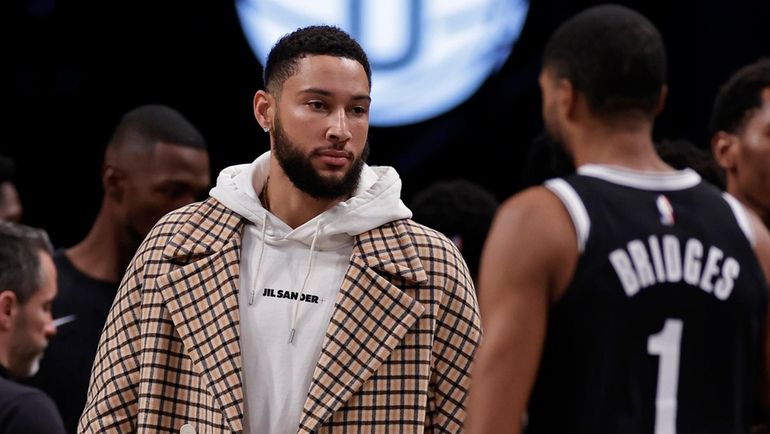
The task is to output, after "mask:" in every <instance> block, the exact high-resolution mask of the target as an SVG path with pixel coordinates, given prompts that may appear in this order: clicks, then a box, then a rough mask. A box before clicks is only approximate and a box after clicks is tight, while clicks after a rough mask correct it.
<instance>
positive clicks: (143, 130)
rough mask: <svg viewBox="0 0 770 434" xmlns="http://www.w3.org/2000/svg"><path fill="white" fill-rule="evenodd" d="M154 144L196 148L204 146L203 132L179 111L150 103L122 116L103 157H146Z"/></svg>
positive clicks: (150, 152) (109, 158)
mask: <svg viewBox="0 0 770 434" xmlns="http://www.w3.org/2000/svg"><path fill="white" fill-rule="evenodd" d="M158 143H167V144H172V145H176V146H183V147H188V148H192V149H199V150H205V149H206V148H207V146H206V141H205V140H204V138H203V135H202V134H201V133H200V131H198V129H197V128H195V126H194V125H193V124H192V123H190V121H189V120H187V118H185V117H184V116H183V115H182V114H181V113H179V112H178V111H177V110H175V109H173V108H171V107H169V106H165V105H159V104H151V105H143V106H140V107H137V108H135V109H133V110H131V111H129V112H127V113H126V114H125V115H123V117H122V118H121V119H120V122H119V123H118V126H117V127H116V128H115V131H114V132H113V134H112V138H111V139H110V141H109V143H108V145H107V152H106V155H105V159H106V160H111V159H113V158H120V159H122V158H123V157H124V156H126V155H145V156H148V155H151V154H152V151H153V148H154V146H155V145H156V144H158ZM131 160H133V159H131Z"/></svg>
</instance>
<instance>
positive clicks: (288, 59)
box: [263, 25, 372, 95]
mask: <svg viewBox="0 0 770 434" xmlns="http://www.w3.org/2000/svg"><path fill="white" fill-rule="evenodd" d="M312 55H327V56H334V57H344V58H346V59H350V60H355V61H356V62H358V63H360V64H361V66H363V67H364V71H366V78H367V79H368V80H369V88H370V89H371V87H372V68H371V66H370V65H369V58H368V57H367V56H366V53H365V52H364V49H363V48H361V45H359V44H358V42H356V40H355V39H353V38H352V37H351V36H350V35H348V34H347V33H345V32H344V31H343V30H341V29H340V28H339V27H334V26H326V25H323V26H308V27H303V28H299V29H297V30H295V31H293V32H292V33H289V34H287V35H284V36H283V37H282V38H281V39H279V40H278V42H276V44H275V45H274V46H273V48H272V50H270V54H268V56H267V62H265V70H264V75H263V80H264V83H265V89H267V91H268V92H270V93H273V94H275V95H277V94H278V93H279V92H280V90H281V87H282V86H283V82H284V81H286V79H288V78H289V77H291V76H292V75H294V73H296V68H297V61H298V60H299V59H302V58H304V57H306V56H312Z"/></svg>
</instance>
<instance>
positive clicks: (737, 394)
mask: <svg viewBox="0 0 770 434" xmlns="http://www.w3.org/2000/svg"><path fill="white" fill-rule="evenodd" d="M579 173H582V174H578V175H574V176H571V177H568V178H566V179H565V180H560V181H556V182H555V183H549V184H548V185H549V187H550V188H551V189H552V190H554V191H555V192H557V195H559V197H560V198H561V199H562V201H563V202H564V203H565V206H566V207H567V208H568V209H569V211H570V214H571V216H572V217H573V222H574V223H575V227H576V228H578V230H577V232H578V234H579V237H578V238H579V240H582V242H583V243H584V244H583V245H584V250H583V252H582V254H581V255H580V258H579V260H578V264H577V268H576V271H575V274H574V276H573V280H572V282H571V283H570V285H569V287H568V288H567V290H566V292H565V293H564V295H563V297H562V298H561V299H560V300H559V301H558V302H557V303H555V304H554V305H553V306H552V307H551V308H550V311H549V320H548V328H547V336H546V342H545V347H544V351H543V355H542V362H541V365H540V369H539V372H538V377H537V379H536V382H535V386H534V389H533V392H532V396H531V399H530V405H529V409H528V412H529V414H528V419H529V427H528V430H527V432H528V433H529V434H532V433H573V434H582V433H586V434H588V433H590V434H609V433H617V434H620V433H622V434H653V433H656V432H676V433H677V434H711V433H713V434H730V433H748V432H749V427H750V425H751V421H752V411H753V408H754V402H755V392H756V384H757V378H758V361H759V360H760V355H761V354H760V353H761V348H762V346H761V343H760V337H761V335H762V327H763V323H764V318H765V309H766V307H767V300H768V298H767V297H768V295H767V286H766V283H765V281H764V277H763V274H762V271H761V269H760V267H759V264H758V262H757V260H756V257H755V256H754V252H753V248H752V247H751V244H750V241H749V238H747V235H746V229H747V228H748V221H747V220H746V219H745V217H746V216H745V214H743V213H742V212H741V211H740V207H739V206H737V202H735V200H734V199H731V198H729V197H728V198H726V197H723V195H722V194H721V192H719V191H718V190H717V189H716V188H715V187H713V186H711V185H709V184H706V183H704V182H702V181H701V180H700V178H699V177H698V176H697V175H696V174H695V173H694V172H691V171H687V172H682V173H677V174H671V175H668V176H667V175H658V176H649V175H643V174H641V173H632V172H629V171H623V170H617V169H610V168H607V167H605V166H593V167H592V168H589V169H588V170H585V171H583V172H579ZM559 184H560V185H561V187H560V188H559ZM565 186H567V187H566V188H564V187H565ZM730 200H731V201H732V202H730ZM735 209H738V211H735ZM749 231H750V230H749ZM580 234H583V235H584V236H583V237H581V236H580ZM513 260H515V258H514V259H513ZM656 426H657V428H656Z"/></svg>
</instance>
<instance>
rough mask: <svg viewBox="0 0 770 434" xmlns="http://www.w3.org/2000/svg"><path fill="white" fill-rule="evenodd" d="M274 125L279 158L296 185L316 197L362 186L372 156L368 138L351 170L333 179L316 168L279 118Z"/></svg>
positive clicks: (345, 193) (331, 196)
mask: <svg viewBox="0 0 770 434" xmlns="http://www.w3.org/2000/svg"><path fill="white" fill-rule="evenodd" d="M274 128H275V135H274V137H273V138H274V139H275V157H276V159H277V160H278V164H280V165H281V168H282V169H283V171H284V173H286V176H288V177H289V180H290V181H291V182H292V184H294V186H295V187H297V188H298V189H300V190H301V191H303V192H305V193H307V194H308V195H310V196H311V197H313V198H316V199H337V198H340V197H347V196H351V195H352V194H353V192H354V191H355V190H356V188H357V187H358V179H359V178H360V177H361V170H362V169H363V167H364V161H366V158H367V157H368V155H369V142H368V141H367V142H366V145H365V146H364V151H363V152H362V153H361V155H360V156H359V157H358V158H356V159H355V160H353V163H352V165H351V166H350V169H349V170H348V172H347V173H346V174H345V175H344V176H343V177H342V178H341V179H332V178H325V177H323V176H321V175H320V174H319V173H318V172H317V171H316V169H315V168H314V167H313V164H312V163H311V161H310V156H307V155H305V154H303V153H302V151H301V150H300V149H299V147H298V146H297V145H295V144H294V143H292V142H291V140H289V138H288V137H287V136H286V131H284V129H283V127H282V126H281V123H280V121H279V120H278V118H277V117H276V119H275V123H274Z"/></svg>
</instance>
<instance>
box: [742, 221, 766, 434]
mask: <svg viewBox="0 0 770 434" xmlns="http://www.w3.org/2000/svg"><path fill="white" fill-rule="evenodd" d="M747 211H748V210H747ZM747 215H748V216H749V220H750V222H751V229H752V232H753V234H754V250H755V252H756V254H757V259H758V260H759V265H760V266H761V267H762V271H763V272H764V275H765V281H767V282H768V285H769V286H770V233H768V231H767V228H766V227H765V225H764V224H762V222H761V221H760V220H759V217H757V216H756V214H754V213H753V212H750V211H749V212H747ZM762 361H763V362H762V366H760V383H759V400H760V404H761V407H762V409H764V410H765V415H764V417H763V418H760V419H761V420H763V421H764V422H765V424H764V425H762V426H756V427H754V429H753V430H752V433H757V434H759V433H770V303H769V304H768V306H767V313H766V314H765V327H764V334H763V346H762Z"/></svg>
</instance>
